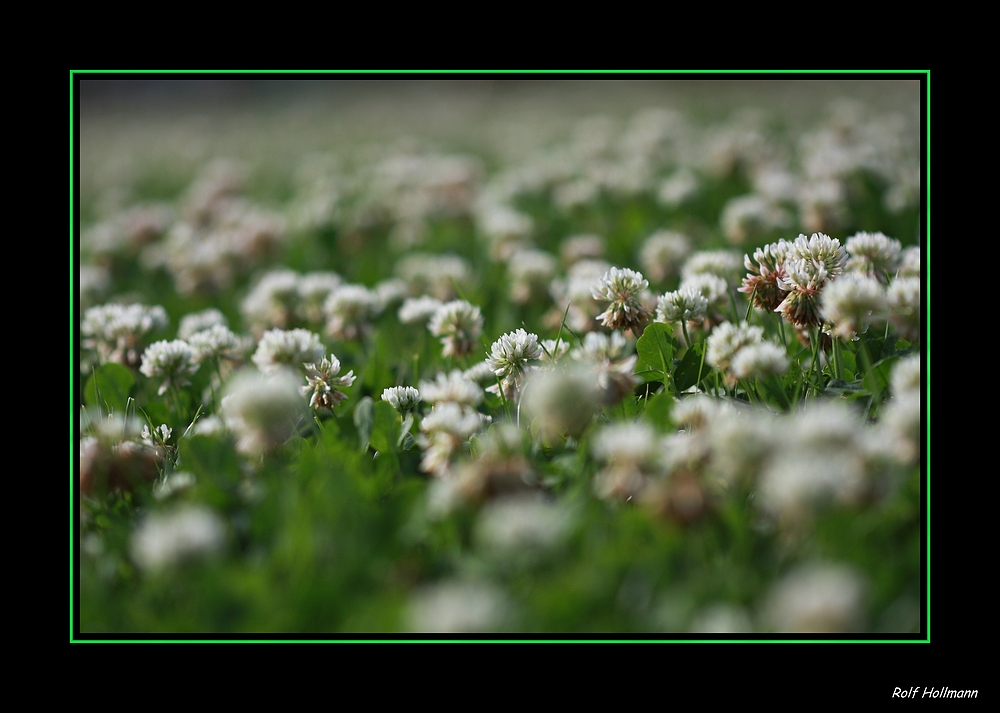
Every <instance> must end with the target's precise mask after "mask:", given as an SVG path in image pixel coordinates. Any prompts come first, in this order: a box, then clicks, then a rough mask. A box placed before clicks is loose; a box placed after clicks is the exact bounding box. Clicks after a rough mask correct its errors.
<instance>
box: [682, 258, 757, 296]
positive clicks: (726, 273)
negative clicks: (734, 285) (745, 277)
mask: <svg viewBox="0 0 1000 713" xmlns="http://www.w3.org/2000/svg"><path fill="white" fill-rule="evenodd" d="M742 266H743V261H742V260H741V259H740V255H739V253H736V252H733V251H732V250H699V251H698V252H696V253H694V254H692V255H691V257H689V258H688V259H687V261H685V263H684V266H683V267H682V268H681V277H682V278H684V279H687V278H691V277H694V276H695V275H715V276H716V277H718V278H721V279H722V280H723V281H724V282H725V283H726V285H727V287H728V285H729V284H730V283H731V282H733V280H734V277H735V276H736V275H738V274H739V273H740V272H741V267H742Z"/></svg>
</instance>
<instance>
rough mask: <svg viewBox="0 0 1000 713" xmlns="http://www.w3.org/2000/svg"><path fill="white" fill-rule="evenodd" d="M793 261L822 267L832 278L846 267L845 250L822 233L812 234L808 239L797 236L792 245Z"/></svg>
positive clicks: (791, 256) (803, 236) (837, 242)
mask: <svg viewBox="0 0 1000 713" xmlns="http://www.w3.org/2000/svg"><path fill="white" fill-rule="evenodd" d="M789 257H790V258H793V259H798V260H801V261H804V262H806V263H808V264H810V265H816V266H817V268H816V269H817V270H818V266H819V265H822V266H823V268H824V271H825V274H826V275H827V276H828V277H830V278H834V277H837V276H838V275H840V274H841V273H842V272H843V271H844V268H845V267H846V266H847V259H848V257H847V250H846V249H845V248H844V247H843V246H842V245H841V244H840V241H839V240H837V239H836V238H831V237H830V236H829V235H825V234H823V233H813V234H812V235H811V236H810V237H808V238H807V237H806V236H805V235H799V237H797V238H796V239H795V241H794V242H793V243H792V254H791V255H790V256H789Z"/></svg>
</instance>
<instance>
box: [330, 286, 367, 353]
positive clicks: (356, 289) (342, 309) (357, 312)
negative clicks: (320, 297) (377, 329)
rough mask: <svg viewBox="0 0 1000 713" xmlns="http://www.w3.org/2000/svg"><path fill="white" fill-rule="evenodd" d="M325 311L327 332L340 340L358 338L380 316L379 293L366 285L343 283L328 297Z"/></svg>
mask: <svg viewBox="0 0 1000 713" xmlns="http://www.w3.org/2000/svg"><path fill="white" fill-rule="evenodd" d="M323 312H324V314H325V315H326V318H327V323H326V331H327V334H329V335H330V336H331V337H333V338H334V339H340V340H352V339H358V338H359V337H361V336H364V335H365V334H366V333H368V331H369V330H370V329H371V320H372V319H374V318H375V317H376V316H378V313H379V302H378V295H377V294H376V293H375V292H373V291H372V290H369V289H368V288H367V287H365V286H364V285H341V286H340V287H338V288H336V289H335V290H333V291H332V292H331V293H330V296H329V297H327V299H326V302H325V303H324V304H323Z"/></svg>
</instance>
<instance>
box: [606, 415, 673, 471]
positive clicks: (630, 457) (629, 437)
mask: <svg viewBox="0 0 1000 713" xmlns="http://www.w3.org/2000/svg"><path fill="white" fill-rule="evenodd" d="M657 445H658V444H657V439H656V432H655V431H654V430H653V427H652V426H650V425H649V424H648V423H645V422H643V421H639V422H637V423H612V424H608V425H606V426H604V427H603V428H602V429H601V430H600V431H598V432H597V433H596V434H595V435H594V439H593V441H592V442H591V452H592V453H593V454H594V457H595V458H597V459H598V460H601V461H603V462H605V463H630V464H635V465H639V464H642V463H646V462H648V461H650V460H652V458H653V457H654V456H655V455H656V451H657Z"/></svg>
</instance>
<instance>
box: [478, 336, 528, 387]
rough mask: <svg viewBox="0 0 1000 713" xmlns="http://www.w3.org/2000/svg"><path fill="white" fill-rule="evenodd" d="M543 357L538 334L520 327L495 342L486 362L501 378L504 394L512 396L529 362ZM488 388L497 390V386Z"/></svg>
mask: <svg viewBox="0 0 1000 713" xmlns="http://www.w3.org/2000/svg"><path fill="white" fill-rule="evenodd" d="M541 358H542V348H541V346H540V345H539V344H538V335H537V334H531V333H529V332H526V331H524V330H523V329H518V330H517V331H514V332H508V333H507V334H504V335H503V336H502V337H500V338H499V339H498V340H496V341H495V342H493V346H492V348H491V349H490V355H489V356H488V357H487V359H486V363H488V364H489V365H490V368H491V369H492V370H493V373H494V374H495V375H496V376H497V377H498V378H499V379H500V380H501V382H500V383H501V386H502V387H503V390H504V395H505V396H506V397H507V398H512V397H513V396H514V394H516V392H517V390H518V389H519V387H520V384H521V382H522V381H523V378H524V374H525V372H526V371H527V370H528V369H529V368H530V366H529V362H532V361H537V360H539V359H541ZM487 390H488V391H493V392H494V393H495V392H496V391H497V389H496V387H495V386H494V387H492V389H487Z"/></svg>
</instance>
